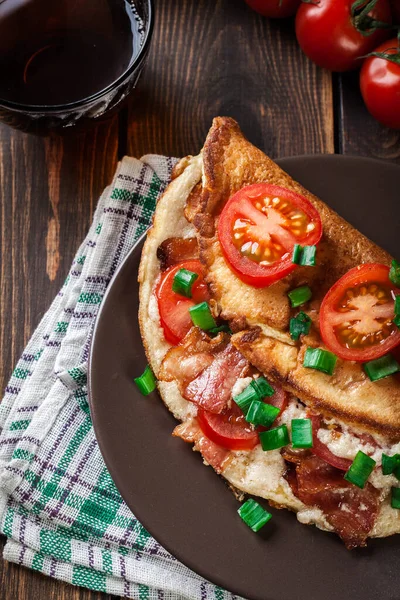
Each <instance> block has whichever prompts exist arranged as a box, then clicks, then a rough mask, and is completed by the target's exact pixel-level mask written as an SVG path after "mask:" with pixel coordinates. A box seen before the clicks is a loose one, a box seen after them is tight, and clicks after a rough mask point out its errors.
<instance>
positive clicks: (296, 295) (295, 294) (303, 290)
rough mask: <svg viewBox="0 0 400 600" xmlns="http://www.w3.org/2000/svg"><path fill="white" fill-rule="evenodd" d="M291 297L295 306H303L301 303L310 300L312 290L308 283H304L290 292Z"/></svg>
mask: <svg viewBox="0 0 400 600" xmlns="http://www.w3.org/2000/svg"><path fill="white" fill-rule="evenodd" d="M288 296H289V298H290V302H291V304H292V307H293V308H296V306H301V304H305V303H306V302H308V300H310V298H311V296H312V291H311V290H310V288H309V287H308V285H302V286H301V287H298V288H296V289H295V290H292V291H291V292H289V293H288Z"/></svg>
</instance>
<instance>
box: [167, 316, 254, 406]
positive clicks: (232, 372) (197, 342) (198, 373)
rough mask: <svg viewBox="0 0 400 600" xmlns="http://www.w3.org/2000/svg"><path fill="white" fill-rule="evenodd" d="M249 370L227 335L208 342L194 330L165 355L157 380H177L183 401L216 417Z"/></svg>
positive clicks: (209, 339)
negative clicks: (239, 378)
mask: <svg viewBox="0 0 400 600" xmlns="http://www.w3.org/2000/svg"><path fill="white" fill-rule="evenodd" d="M248 366H249V365H248V362H247V360H246V359H245V358H244V357H243V356H242V355H241V354H240V352H239V351H238V350H236V348H234V347H233V346H232V344H230V342H229V336H228V335H227V334H224V333H220V334H219V335H218V336H217V337H215V338H209V337H208V335H207V334H206V333H204V331H201V330H200V329H199V328H198V327H193V328H192V329H191V330H190V331H189V333H188V334H187V335H186V336H185V338H184V339H183V340H182V342H181V343H180V344H178V346H176V347H175V348H171V349H170V350H169V351H168V352H167V354H166V356H165V358H164V360H163V362H162V365H161V369H160V373H159V379H161V380H164V381H174V380H176V381H177V382H178V385H179V389H180V392H181V394H182V396H183V397H184V398H186V400H189V401H190V402H193V403H194V404H197V405H198V406H201V407H202V408H204V409H205V410H209V411H210V412H213V413H216V414H218V413H221V412H222V411H223V410H224V408H226V406H228V403H229V401H230V399H231V393H232V387H233V386H234V384H235V382H236V380H237V379H238V377H240V376H241V375H242V373H243V372H244V371H245V369H247V368H248Z"/></svg>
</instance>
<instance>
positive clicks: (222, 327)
mask: <svg viewBox="0 0 400 600" xmlns="http://www.w3.org/2000/svg"><path fill="white" fill-rule="evenodd" d="M220 331H224V332H225V333H229V334H230V335H232V331H231V328H230V327H229V325H228V323H223V324H222V325H219V326H218V327H213V328H212V329H209V330H208V333H211V335H218V334H219V332H220Z"/></svg>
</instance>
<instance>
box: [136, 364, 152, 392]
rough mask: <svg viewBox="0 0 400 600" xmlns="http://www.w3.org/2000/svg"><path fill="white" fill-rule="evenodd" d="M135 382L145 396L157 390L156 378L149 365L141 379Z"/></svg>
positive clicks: (138, 378) (137, 378)
mask: <svg viewBox="0 0 400 600" xmlns="http://www.w3.org/2000/svg"><path fill="white" fill-rule="evenodd" d="M134 381H135V383H136V385H137V387H138V389H139V392H141V393H142V394H143V396H148V395H149V394H151V392H154V390H155V389H156V378H155V377H154V373H153V371H152V370H151V368H150V366H149V365H147V367H146V368H145V370H144V372H143V374H142V375H141V376H140V377H135V379H134Z"/></svg>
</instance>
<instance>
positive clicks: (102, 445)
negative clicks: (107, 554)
mask: <svg viewBox="0 0 400 600" xmlns="http://www.w3.org/2000/svg"><path fill="white" fill-rule="evenodd" d="M321 159H322V160H327V161H329V160H331V159H334V160H339V161H341V162H351V161H357V162H359V163H364V164H365V165H366V166H367V165H368V164H379V165H384V166H385V168H393V170H397V171H398V172H399V176H400V165H398V164H396V163H394V162H391V161H387V160H384V159H381V158H372V157H364V156H357V155H344V154H334V153H329V154H328V153H317V154H302V155H295V156H287V157H283V158H277V159H274V162H276V163H277V164H278V165H279V166H281V167H282V168H283V169H285V165H286V164H287V163H289V162H290V163H292V162H297V161H302V160H310V161H318V160H321ZM300 185H301V184H300ZM333 210H334V209H333ZM151 224H152V223H150V225H149V228H150V227H151ZM147 232H148V229H147V230H146V231H145V232H144V233H143V234H142V235H141V236H140V237H139V238H138V239H137V240H136V242H135V243H134V245H133V246H132V248H131V249H130V250H129V251H128V253H127V255H126V256H125V257H124V259H123V260H122V262H121V263H120V265H119V266H118V268H117V269H116V271H115V273H114V275H113V277H112V279H111V280H110V282H109V284H108V286H107V289H106V292H105V294H104V297H103V300H102V302H101V306H100V309H99V311H98V313H97V316H96V318H95V323H94V327H93V330H92V337H91V340H90V347H89V355H88V385H87V388H88V401H89V408H90V415H91V419H92V424H93V428H94V432H95V437H96V440H97V443H98V445H99V449H100V452H101V455H102V457H103V460H104V462H105V465H106V467H107V469H108V471H109V473H110V475H111V478H112V480H113V481H114V483H115V485H116V487H117V489H118V492H119V493H120V494H121V497H122V499H123V500H124V502H125V503H126V505H127V506H128V508H129V509H130V510H131V511H132V512H133V513H135V510H134V507H132V506H131V504H132V503H131V502H130V501H128V498H127V497H126V496H125V493H124V491H123V485H121V486H120V485H118V484H117V481H118V482H119V480H120V478H119V476H118V469H115V468H114V466H113V464H112V462H111V461H109V457H108V456H107V450H106V445H107V444H106V441H105V439H103V434H102V428H101V427H100V426H99V423H98V422H97V418H96V406H95V401H94V399H93V395H92V389H93V349H94V346H95V343H96V337H97V335H98V330H99V328H100V327H101V320H102V314H103V312H104V310H105V308H104V307H105V306H106V304H107V301H108V296H109V295H110V294H111V292H112V288H113V286H114V284H115V282H116V280H117V279H118V278H119V276H120V273H121V272H122V271H123V269H124V268H125V266H126V264H127V263H129V262H130V261H131V260H132V256H133V255H134V254H135V253H136V252H139V251H140V252H141V250H142V248H141V247H142V245H143V244H144V241H145V239H146V236H147ZM139 263H140V257H139ZM143 353H144V354H145V350H144V348H143ZM146 360H147V358H146ZM157 395H158V396H159V393H158V391H157ZM159 399H160V400H161V397H160V396H159ZM161 402H162V400H161ZM165 410H168V409H167V408H166V407H165ZM247 495H248V496H251V494H247ZM285 510H287V509H285ZM135 518H137V520H138V521H139V522H140V523H141V524H142V525H143V526H144V528H145V529H146V530H147V531H148V532H149V533H150V535H151V536H152V537H153V538H154V539H155V540H156V541H157V542H158V543H159V544H160V545H161V546H162V547H163V548H164V549H165V550H167V552H169V553H170V554H171V555H172V556H174V557H175V558H176V559H177V560H179V561H180V562H181V563H182V564H183V565H184V566H186V567H187V568H189V569H190V570H192V571H193V572H194V573H195V574H197V575H198V576H200V577H202V578H204V579H206V580H207V581H209V582H210V583H212V584H215V585H217V586H219V587H221V588H222V589H225V590H226V591H228V592H230V593H232V594H234V595H239V596H243V597H244V598H250V596H246V595H245V594H244V593H243V590H238V589H237V588H236V590H235V589H233V588H230V587H227V586H226V581H222V580H221V579H220V578H219V576H218V574H216V575H215V576H214V575H213V576H212V578H209V577H208V575H207V574H205V573H204V572H202V569H200V570H199V569H198V565H196V564H194V563H192V561H191V560H190V559H187V558H186V557H185V556H181V555H180V552H179V550H178V552H176V549H173V548H171V547H170V545H169V542H168V540H165V541H164V540H161V539H160V538H159V536H158V534H157V533H156V532H153V528H152V526H151V523H150V524H149V525H150V526H149V527H148V523H147V519H144V520H142V519H139V518H138V517H136V514H135ZM398 535H399V536H400V534H398ZM162 537H163V536H161V538H162ZM264 600H265V599H264Z"/></svg>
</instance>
